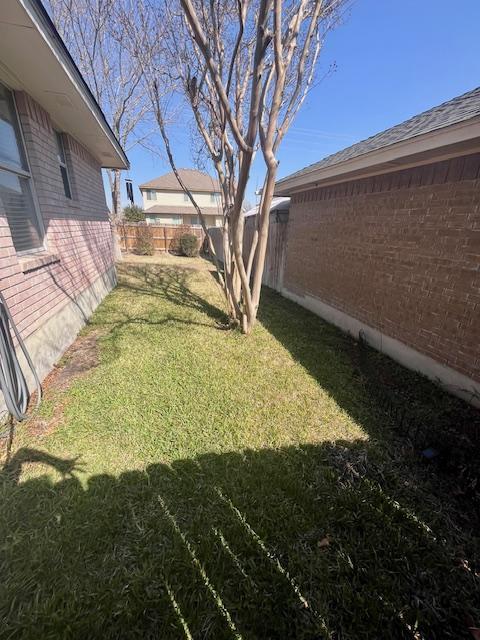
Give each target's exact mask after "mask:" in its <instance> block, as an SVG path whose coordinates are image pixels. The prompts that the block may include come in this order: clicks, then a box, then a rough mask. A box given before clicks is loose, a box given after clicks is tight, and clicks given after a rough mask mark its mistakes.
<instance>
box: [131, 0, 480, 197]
mask: <svg viewBox="0 0 480 640" xmlns="http://www.w3.org/2000/svg"><path fill="white" fill-rule="evenodd" d="M479 25H480V1H479V0H458V1H457V2H456V3H453V4H452V3H451V1H447V0H402V2H394V1H393V0H356V1H355V2H354V4H353V5H352V7H351V9H350V11H349V13H348V15H347V16H346V17H345V20H344V21H343V24H342V25H340V26H339V27H338V28H337V29H336V30H335V31H333V32H332V33H330V34H329V37H328V40H327V42H326V44H325V47H324V49H323V52H322V57H321V62H320V69H319V76H320V77H322V76H323V75H324V74H325V72H326V71H327V70H328V69H329V68H330V67H331V65H332V64H334V63H335V65H336V71H335V72H333V73H330V74H328V75H327V77H326V78H325V79H324V80H323V81H322V82H321V83H319V84H318V85H317V86H316V87H315V88H314V89H313V90H312V91H311V93H310V94H309V96H308V99H307V101H306V103H305V104H304V106H303V109H302V111H301V112H300V114H299V115H298V117H297V119H296V121H295V123H294V125H293V126H292V128H291V129H290V132H289V133H288V134H287V136H286V137H285V139H284V142H283V145H282V148H281V150H280V153H279V159H280V166H279V173H278V175H279V177H283V176H286V175H288V174H289V173H292V172H293V171H296V170H298V169H300V168H302V167H304V166H306V165H308V164H311V163H313V162H316V161H317V160H320V159H321V158H323V157H324V156H326V155H329V154H331V153H334V152H335V151H338V150H340V149H343V148H344V147H346V146H349V145H350V144H353V143H354V142H357V141H358V140H362V139H364V138H366V137H368V136H370V135H372V134H374V133H377V132H379V131H382V130H383V129H386V128H387V127H390V126H392V125H395V124H398V123H399V122H402V121H403V120H406V119H407V118H409V117H411V116H413V115H415V114H417V113H420V112H421V111H425V110H426V109H428V108H430V107H432V106H435V105H437V104H440V103H441V102H444V101H445V100H449V99H450V98H453V97H454V96H457V95H460V94H461V93H465V92H466V91H469V90H470V89H473V88H475V87H477V86H479V85H480V36H479ZM172 142H173V143H174V148H175V155H176V158H177V164H178V166H182V167H187V166H192V158H191V156H190V151H189V147H190V145H189V136H188V133H186V122H180V123H179V124H178V126H176V127H175V129H174V130H173V131H172ZM129 158H130V161H131V165H132V167H131V171H130V177H131V178H132V179H133V182H134V193H135V200H136V202H138V203H140V195H139V191H138V184H140V183H142V182H145V181H146V180H149V179H152V178H154V177H156V176H158V175H161V174H162V173H165V172H167V171H169V166H168V164H167V162H166V161H165V160H164V159H162V158H160V157H156V156H154V155H152V154H151V153H150V152H148V151H146V150H143V149H140V148H138V147H137V148H136V149H132V150H131V151H130V153H129ZM126 175H127V174H124V177H126ZM261 183H262V166H261V163H260V162H258V161H257V162H256V163H255V166H254V167H253V171H252V174H251V179H250V185H249V189H248V193H247V198H248V199H249V200H250V202H254V200H255V197H254V191H255V189H256V188H257V187H259V186H260V185H261Z"/></svg>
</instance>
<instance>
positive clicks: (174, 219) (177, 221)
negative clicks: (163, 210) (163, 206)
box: [172, 216, 183, 224]
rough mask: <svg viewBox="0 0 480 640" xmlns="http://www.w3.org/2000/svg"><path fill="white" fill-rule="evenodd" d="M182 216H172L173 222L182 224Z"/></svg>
mask: <svg viewBox="0 0 480 640" xmlns="http://www.w3.org/2000/svg"><path fill="white" fill-rule="evenodd" d="M182 222H183V219H182V216H172V224H182Z"/></svg>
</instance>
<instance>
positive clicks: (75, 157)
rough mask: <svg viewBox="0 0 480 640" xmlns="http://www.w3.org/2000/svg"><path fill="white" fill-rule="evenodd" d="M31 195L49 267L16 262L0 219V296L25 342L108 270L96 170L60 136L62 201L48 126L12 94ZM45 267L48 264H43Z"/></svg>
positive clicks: (36, 109)
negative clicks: (67, 188) (65, 178)
mask: <svg viewBox="0 0 480 640" xmlns="http://www.w3.org/2000/svg"><path fill="white" fill-rule="evenodd" d="M15 98H16V103H17V109H18V112H19V116H20V121H21V125H22V129H23V134H24V138H25V145H26V149H27V155H28V160H29V163H30V168H31V173H32V177H33V187H34V190H35V193H36V196H37V199H38V204H39V209H40V213H41V217H42V220H43V224H44V227H45V231H46V249H47V253H48V254H50V256H51V255H52V254H53V255H54V256H56V258H58V260H56V262H51V263H50V264H44V265H40V266H38V261H37V267H36V268H32V264H35V263H32V262H30V263H28V262H26V261H25V260H22V259H21V258H19V257H18V256H17V255H16V252H15V249H14V247H13V244H12V239H11V235H10V229H9V226H8V222H7V219H6V217H2V216H0V289H1V290H2V292H3V293H4V295H5V297H6V299H7V303H8V305H9V307H10V309H11V311H12V313H13V316H14V319H15V321H16V322H17V324H18V327H19V329H20V331H21V333H22V336H23V337H24V338H26V337H27V336H29V335H30V334H32V333H33V332H34V331H35V329H37V328H38V327H39V326H40V325H41V324H43V323H44V322H45V321H46V320H48V319H49V318H50V317H51V316H53V315H54V314H55V313H56V312H57V311H59V310H60V309H61V308H62V307H63V306H65V305H66V304H67V303H69V302H70V301H72V300H75V298H76V297H77V296H78V295H79V294H80V293H81V292H83V291H84V290H86V289H87V288H88V287H89V286H90V285H91V284H92V283H93V282H95V281H96V280H97V279H98V278H99V276H101V275H103V274H105V272H106V271H107V270H108V269H109V268H111V266H112V265H113V252H112V233H111V226H110V222H109V218H108V209H107V205H106V201H105V193H104V188H103V182H102V175H101V168H100V165H99V164H98V163H97V161H96V160H95V159H94V158H93V157H92V156H91V155H90V154H89V152H88V151H87V150H86V149H84V148H83V147H82V146H81V145H79V144H78V143H77V142H76V141H75V140H73V139H72V138H70V137H69V136H68V135H65V136H64V138H65V140H64V143H65V153H66V156H67V163H68V168H69V173H70V179H71V183H72V192H73V199H72V200H69V199H68V198H66V196H65V194H64V188H63V183H62V178H61V174H60V169H59V165H58V161H57V147H56V141H55V134H54V125H53V123H52V122H51V120H50V117H49V115H48V114H47V113H46V112H45V111H44V110H43V109H42V108H41V107H40V106H39V105H38V104H36V103H35V102H34V101H33V100H32V99H31V98H30V97H29V96H28V95H26V94H25V93H17V94H16V96H15ZM45 261H48V260H45Z"/></svg>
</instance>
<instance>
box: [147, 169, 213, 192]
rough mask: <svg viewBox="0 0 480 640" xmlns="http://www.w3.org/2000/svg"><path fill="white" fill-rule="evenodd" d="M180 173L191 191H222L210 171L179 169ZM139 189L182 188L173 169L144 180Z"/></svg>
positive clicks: (174, 189)
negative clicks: (147, 180)
mask: <svg viewBox="0 0 480 640" xmlns="http://www.w3.org/2000/svg"><path fill="white" fill-rule="evenodd" d="M178 173H179V174H180V177H181V179H182V180H183V182H184V183H185V185H186V187H187V188H188V189H190V191H197V192H199V191H200V192H205V193H210V192H213V191H220V185H219V183H218V180H216V179H215V178H213V177H212V176H209V175H208V173H203V171H197V169H179V170H178ZM139 189H158V190H159V191H181V190H182V188H181V186H180V184H179V183H178V180H177V178H176V176H175V174H174V173H173V171H171V172H170V173H166V174H165V175H163V176H159V177H158V178H154V179H153V180H150V181H149V182H144V183H143V184H141V185H140V186H139Z"/></svg>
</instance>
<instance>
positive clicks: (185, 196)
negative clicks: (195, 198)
mask: <svg viewBox="0 0 480 640" xmlns="http://www.w3.org/2000/svg"><path fill="white" fill-rule="evenodd" d="M183 201H184V202H190V198H189V197H188V194H187V193H185V191H184V192H183Z"/></svg>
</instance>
